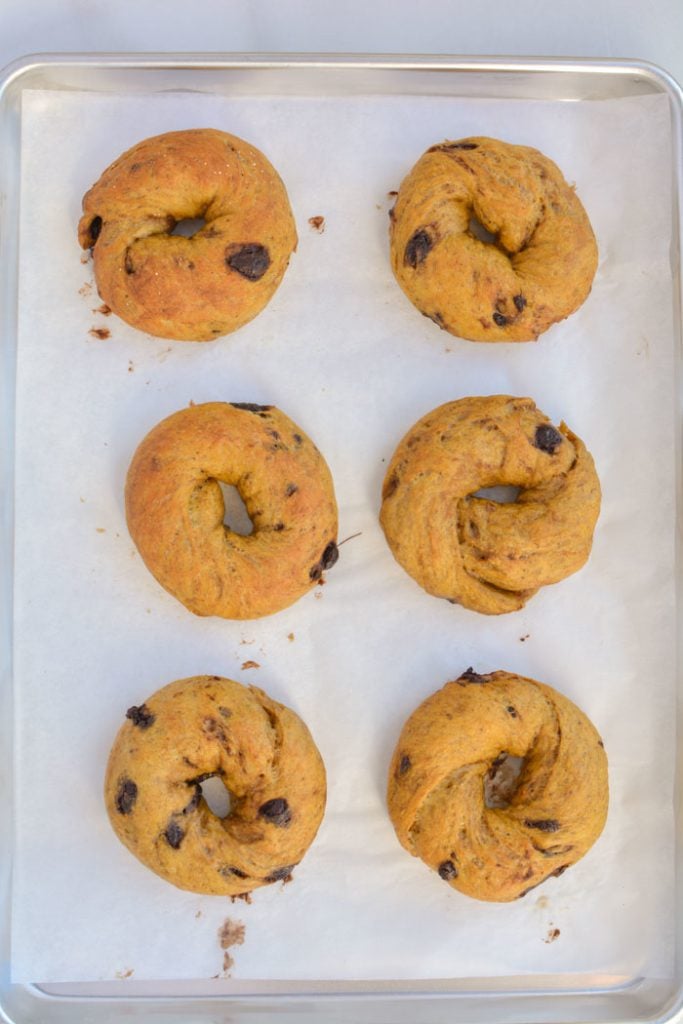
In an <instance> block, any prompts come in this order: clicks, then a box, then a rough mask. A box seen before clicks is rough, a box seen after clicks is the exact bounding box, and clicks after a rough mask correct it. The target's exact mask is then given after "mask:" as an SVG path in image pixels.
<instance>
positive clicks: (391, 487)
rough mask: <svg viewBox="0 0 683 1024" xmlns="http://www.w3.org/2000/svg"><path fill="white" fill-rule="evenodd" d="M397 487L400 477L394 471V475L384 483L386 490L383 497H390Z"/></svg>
mask: <svg viewBox="0 0 683 1024" xmlns="http://www.w3.org/2000/svg"><path fill="white" fill-rule="evenodd" d="M397 487H398V477H397V476H396V474H395V473H394V475H393V476H392V477H390V478H389V479H388V480H387V482H386V483H385V485H384V492H383V494H382V498H383V499H386V498H390V497H391V495H392V494H393V493H394V491H395V490H396V488H397Z"/></svg>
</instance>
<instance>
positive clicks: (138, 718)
mask: <svg viewBox="0 0 683 1024" xmlns="http://www.w3.org/2000/svg"><path fill="white" fill-rule="evenodd" d="M126 718H130V720H131V722H132V723H133V725H137V726H138V727H139V728H140V729H149V727H150V725H153V724H154V722H155V721H156V715H153V714H152V712H151V711H150V710H149V708H148V707H147V705H146V704H141V705H140V706H139V707H135V705H133V707H132V708H128V710H127V711H126Z"/></svg>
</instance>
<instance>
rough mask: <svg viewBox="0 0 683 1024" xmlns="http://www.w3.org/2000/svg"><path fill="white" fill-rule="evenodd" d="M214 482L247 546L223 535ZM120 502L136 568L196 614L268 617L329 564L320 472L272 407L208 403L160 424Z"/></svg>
mask: <svg viewBox="0 0 683 1024" xmlns="http://www.w3.org/2000/svg"><path fill="white" fill-rule="evenodd" d="M219 480H220V481H222V482H223V483H225V484H228V485H233V486H234V487H236V488H237V490H238V492H239V494H240V496H241V498H242V500H243V502H244V504H245V506H246V510H247V513H248V515H249V518H250V520H251V522H252V524H253V527H254V529H253V533H251V534H250V535H248V536H242V535H241V534H238V533H235V532H234V531H232V530H231V529H229V527H227V526H226V525H224V523H223V517H224V514H225V504H224V501H223V495H222V493H221V490H220V487H219V484H218V481H219ZM125 502H126V519H127V522H128V529H129V531H130V535H131V537H132V539H133V541H134V543H135V545H136V547H137V549H138V551H139V552H140V554H141V556H142V559H143V561H144V562H145V565H146V566H147V568H148V569H149V571H150V572H151V573H152V575H153V576H154V577H155V578H156V580H157V581H158V582H159V583H160V584H161V585H162V587H165V589H166V590H167V591H169V593H171V594H173V596H174V597H176V598H177V599H178V600H179V601H181V602H182V603H183V604H184V605H185V607H186V608H188V609H189V610H190V611H191V612H194V613H195V615H218V616H221V617H222V618H226V619H255V618H259V617H261V616H263V615H270V614H272V613H273V612H277V611H280V610H281V609H283V608H286V607H287V606H288V605H290V604H293V602H294V601H296V600H297V599H298V598H300V597H301V596H302V595H303V594H305V593H306V592H307V591H308V590H310V589H311V587H313V586H315V585H316V583H318V581H319V580H320V579H321V577H322V575H323V572H324V571H325V570H326V569H330V568H331V567H332V566H333V565H334V564H335V562H336V561H337V557H338V551H337V545H336V539H337V505H336V501H335V497H334V488H333V484H332V477H331V476H330V471H329V469H328V468H327V465H326V463H325V460H324V459H323V457H322V455H321V454H320V452H319V451H318V449H317V448H316V447H315V445H314V444H313V442H312V441H311V440H310V439H309V438H308V437H307V436H306V434H304V432H303V430H301V428H300V427H297V425H296V424H295V423H293V422H292V421H291V420H290V419H289V418H288V417H287V416H285V414H284V413H282V412H280V411H279V410H278V409H276V408H275V407H274V406H271V405H253V404H251V403H232V404H229V403H225V402H208V403H206V404H204V405H195V406H190V407H189V408H187V409H182V410H181V411H180V412H176V413H174V414H173V415H171V416H169V417H168V418H167V419H165V420H163V421H162V422H161V423H159V424H157V426H156V427H154V428H153V429H152V430H151V431H150V432H149V434H148V435H147V436H146V437H145V438H144V440H143V441H142V442H141V443H140V445H139V446H138V448H137V450H136V452H135V454H134V456H133V459H132V461H131V464H130V467H129V470H128V475H127V478H126V488H125Z"/></svg>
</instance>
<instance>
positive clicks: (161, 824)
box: [105, 676, 326, 896]
mask: <svg viewBox="0 0 683 1024" xmlns="http://www.w3.org/2000/svg"><path fill="white" fill-rule="evenodd" d="M213 776H218V777H219V778H220V779H221V780H222V781H223V783H224V785H225V787H226V789H227V790H228V792H229V794H230V797H231V806H230V811H229V814H228V816H227V817H225V818H219V817H217V816H216V815H215V814H213V813H212V811H211V810H210V809H209V807H208V805H207V803H206V801H205V800H204V798H203V796H202V791H201V784H202V782H204V781H206V779H209V778H211V777H213ZM325 797H326V783H325V768H324V765H323V762H322V758H321V757H320V754H319V752H318V749H317V747H316V745H315V743H314V742H313V739H312V737H311V734H310V733H309V731H308V729H307V728H306V726H305V725H304V723H303V722H302V721H301V719H300V718H299V717H298V716H297V715H296V714H294V712H293V711H290V710H289V708H286V707H284V705H282V704H278V703H277V701H274V700H271V698H270V697H268V696H267V695H266V694H265V693H264V692H263V691H262V690H259V689H256V687H252V686H250V687H246V686H241V685H240V684H239V683H236V682H233V681H232V680H231V679H222V678H220V677H219V676H195V677H193V678H190V679H180V680H178V681H177V682H174V683H169V685H168V686H164V687H163V689H161V690H158V691H157V692H156V693H154V694H152V696H151V697H148V698H147V700H146V701H145V702H144V703H143V704H141V705H139V706H135V707H131V708H129V709H128V711H127V712H126V721H125V722H124V724H123V725H122V726H121V728H120V729H119V732H118V735H117V737H116V740H115V742H114V745H113V747H112V750H111V754H110V756H109V761H108V764H107V770H106V777H105V800H106V806H107V813H108V814H109V819H110V821H111V824H112V826H113V828H114V831H115V832H116V834H117V836H118V837H119V839H120V840H121V842H122V843H123V844H124V845H125V846H127V847H128V849H129V850H130V852H131V853H133V854H134V855H135V856H136V857H137V858H138V860H140V861H142V863H143V864H145V865H146V866H147V867H148V868H150V869H151V870H152V871H154V872H156V874H157V875H160V876H161V877H162V878H165V879H166V880H167V881H168V882H171V883H172V884H173V885H176V886H178V888H179V889H189V890H190V891H191V892H200V893H210V894H215V895H224V896H231V895H238V894H241V893H245V892H249V891H251V890H252V889H256V888H258V887H259V886H262V885H268V884H270V883H271V882H277V881H281V880H288V879H289V877H290V876H291V873H292V871H293V869H294V868H295V867H296V865H297V864H298V863H299V861H300V860H301V858H302V857H303V855H304V854H305V852H306V850H307V849H308V847H309V846H310V844H311V843H312V842H313V839H314V838H315V835H316V832H317V831H318V826H319V825H320V822H321V820H322V816H323V813H324V810H325Z"/></svg>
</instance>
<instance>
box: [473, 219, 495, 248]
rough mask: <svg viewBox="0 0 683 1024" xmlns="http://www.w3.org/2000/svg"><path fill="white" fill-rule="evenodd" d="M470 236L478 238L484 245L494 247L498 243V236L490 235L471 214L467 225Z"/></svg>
mask: <svg viewBox="0 0 683 1024" xmlns="http://www.w3.org/2000/svg"><path fill="white" fill-rule="evenodd" d="M469 229H470V234H471V235H474V237H475V238H478V239H479V241H480V242H484V243H485V244H486V245H495V244H496V242H497V241H498V236H497V235H493V234H491V232H490V231H488V230H487V229H486V228H485V227H484V225H483V224H482V222H481V221H480V220H477V218H476V217H475V216H474V214H472V216H471V217H470V223H469Z"/></svg>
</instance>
